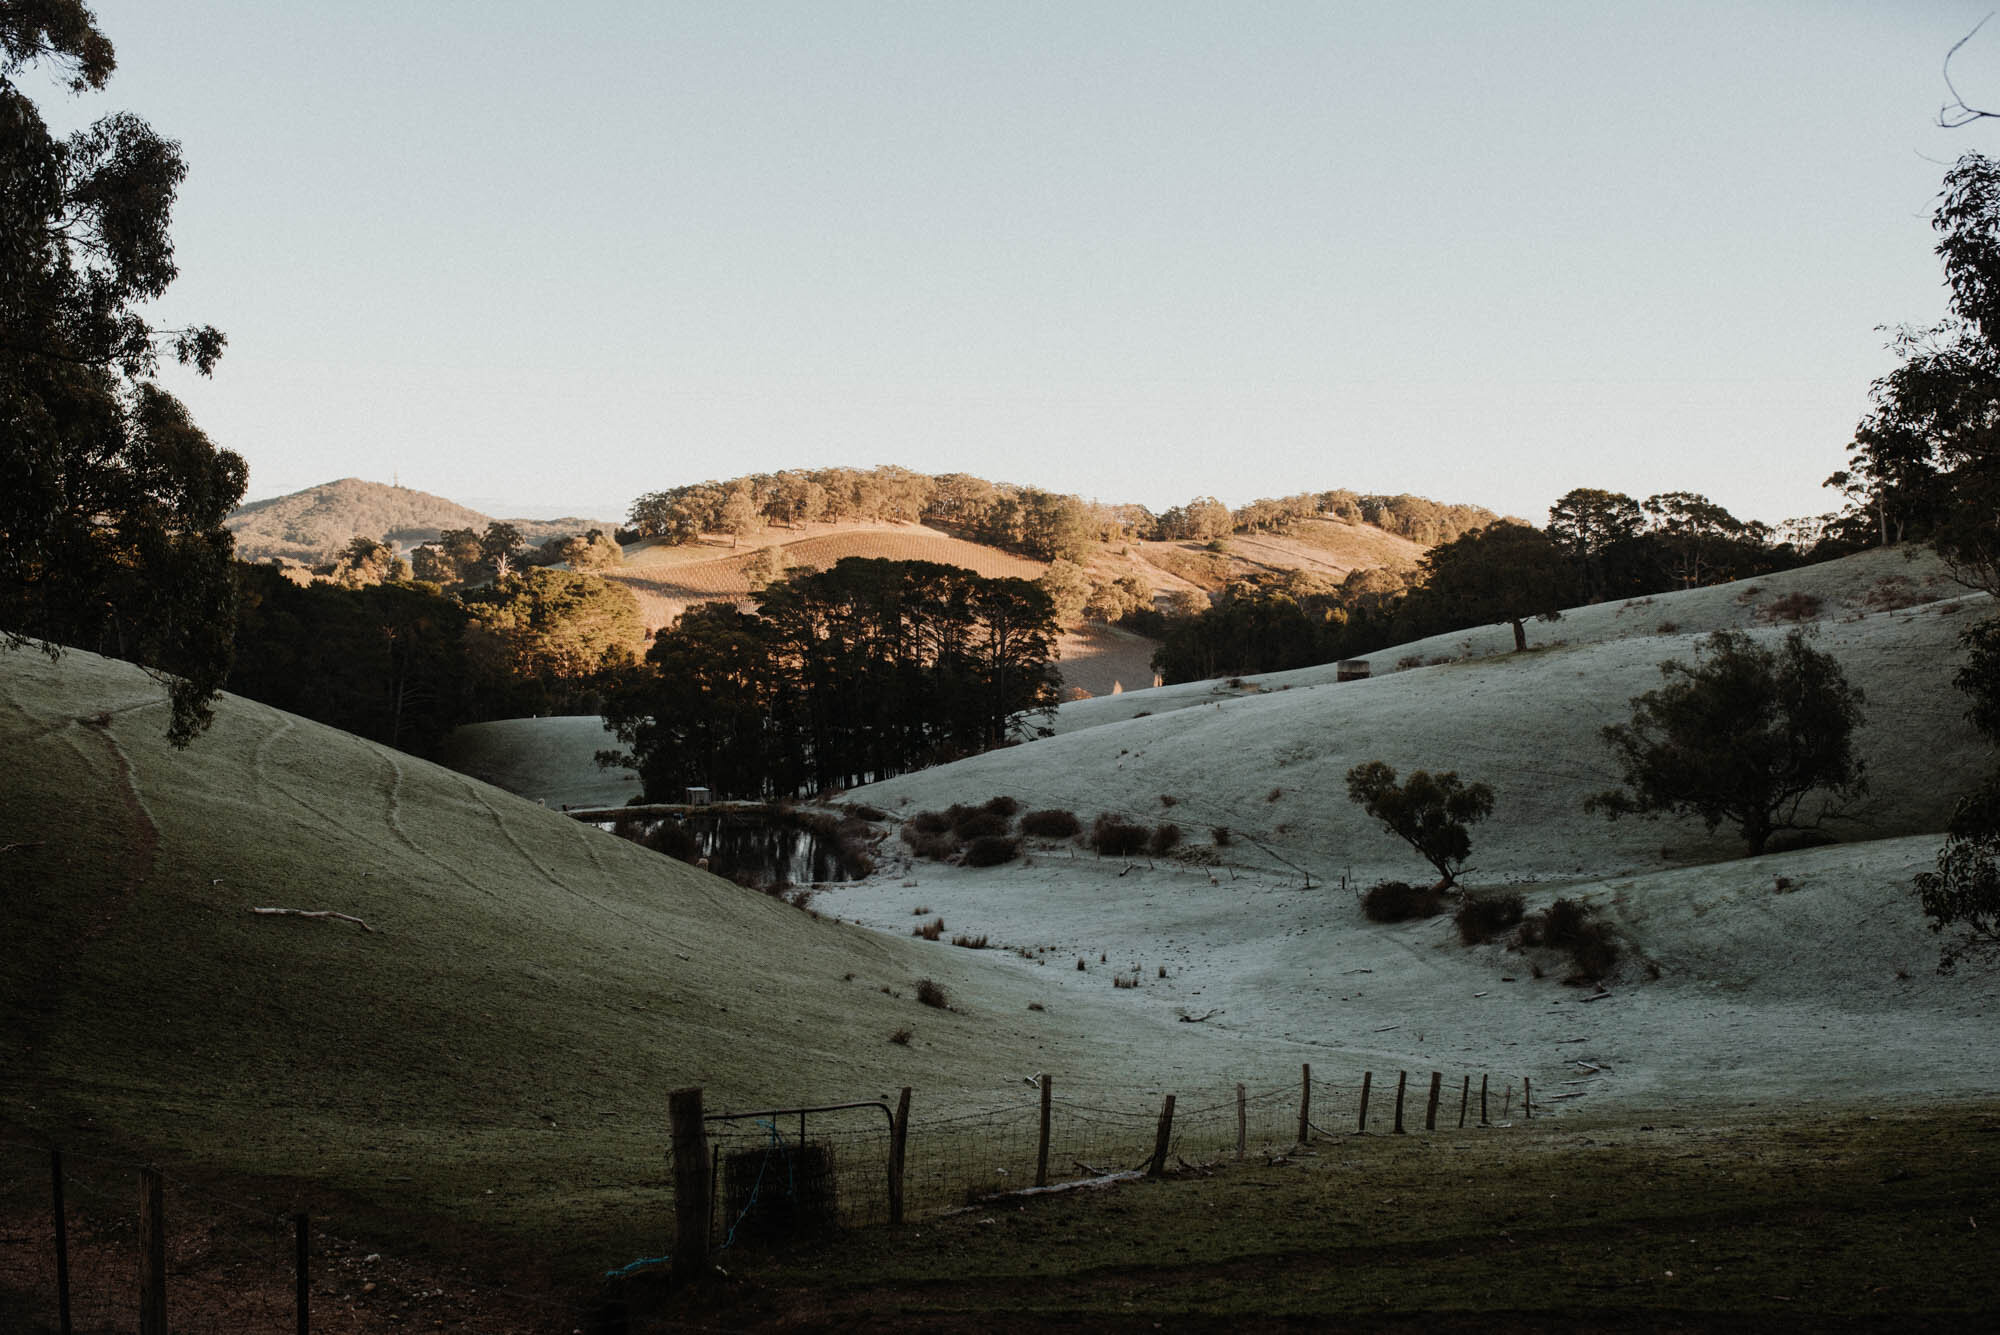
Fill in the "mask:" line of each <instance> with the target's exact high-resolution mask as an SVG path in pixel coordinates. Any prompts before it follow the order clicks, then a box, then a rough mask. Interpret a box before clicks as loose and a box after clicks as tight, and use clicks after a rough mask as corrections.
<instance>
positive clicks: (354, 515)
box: [224, 477, 616, 565]
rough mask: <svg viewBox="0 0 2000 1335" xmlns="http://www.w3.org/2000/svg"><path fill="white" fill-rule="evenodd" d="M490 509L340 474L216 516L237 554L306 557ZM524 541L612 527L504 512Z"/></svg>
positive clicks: (466, 522)
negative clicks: (511, 516) (360, 539)
mask: <svg viewBox="0 0 2000 1335" xmlns="http://www.w3.org/2000/svg"><path fill="white" fill-rule="evenodd" d="M492 522H493V519H492V517H491V516H488V515H483V514H481V513H480V512H479V511H477V510H472V509H468V508H467V507H465V506H463V505H460V504H458V503H457V502H455V501H448V500H446V499H445V498H444V497H442V496H433V495H431V494H430V493H429V492H424V491H415V490H413V489H411V488H409V487H392V486H387V485H385V484H383V483H380V482H366V481H363V480H362V479H360V478H356V477H348V478H342V479H340V480H339V481H338V482H327V483H323V484H322V485H320V486H317V487H307V488H306V489H305V490H303V491H295V492H292V493H290V494H289V495H285V496H275V497H272V498H271V499H269V500H263V501H252V502H251V503H250V504H248V505H245V506H241V507H239V508H238V509H237V510H236V512H235V513H234V514H232V515H230V516H229V518H228V519H227V520H225V521H224V523H225V524H226V525H227V526H228V528H229V529H230V531H231V532H233V533H234V534H235V535H236V554H237V556H239V557H240V558H242V559H243V560H245V561H265V560H269V559H271V558H273V557H284V558H287V559H290V560H294V561H303V562H306V563H307V564H309V565H311V564H319V563H322V562H326V561H330V560H332V559H333V557H334V556H335V554H336V553H338V552H339V551H340V550H341V549H342V548H344V547H345V546H347V544H348V543H349V542H350V541H351V540H352V539H354V538H355V537H357V536H359V537H369V538H381V539H384V540H385V541H387V542H389V543H391V544H393V545H396V546H399V547H404V548H409V547H414V546H416V545H417V544H418V543H422V542H428V541H430V540H431V539H432V538H435V537H436V536H437V535H438V532H439V531H440V530H441V529H447V528H469V529H474V530H478V531H483V530H484V529H485V527H486V526H487V525H488V524H490V523H492ZM507 522H508V523H510V524H512V525H514V527H516V528H518V529H519V530H520V531H521V536H522V537H524V538H526V539H527V540H528V541H529V542H530V543H531V544H532V543H539V542H541V541H543V540H544V539H546V538H551V537H557V536H560V535H563V534H570V533H582V532H585V531H587V530H589V529H593V528H601V529H603V530H605V531H606V532H607V533H608V532H610V531H611V530H612V529H613V528H615V527H616V523H615V522H614V521H612V520H605V519H556V520H547V521H544V520H533V519H510V520H508V521H507Z"/></svg>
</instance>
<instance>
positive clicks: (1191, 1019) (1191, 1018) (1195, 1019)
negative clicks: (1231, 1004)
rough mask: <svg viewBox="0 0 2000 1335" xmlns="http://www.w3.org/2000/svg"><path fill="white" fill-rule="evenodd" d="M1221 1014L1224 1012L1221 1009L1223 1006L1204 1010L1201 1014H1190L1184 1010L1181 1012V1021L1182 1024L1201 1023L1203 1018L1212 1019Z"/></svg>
mask: <svg viewBox="0 0 2000 1335" xmlns="http://www.w3.org/2000/svg"><path fill="white" fill-rule="evenodd" d="M1220 1014H1222V1010H1221V1008H1220V1007H1218V1008H1216V1009H1215V1010H1212V1011H1203V1012H1202V1013H1201V1014H1199V1015H1189V1014H1188V1013H1187V1012H1186V1011H1182V1012H1181V1023H1182V1024H1200V1023H1201V1022H1202V1021H1203V1020H1212V1019H1214V1018H1215V1017H1216V1016H1218V1015H1220Z"/></svg>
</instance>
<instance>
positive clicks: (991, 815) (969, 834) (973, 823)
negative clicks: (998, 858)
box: [945, 805, 1012, 842]
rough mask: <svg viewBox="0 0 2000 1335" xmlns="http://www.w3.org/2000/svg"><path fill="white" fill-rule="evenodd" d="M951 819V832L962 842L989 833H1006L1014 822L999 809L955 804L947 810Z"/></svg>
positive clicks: (982, 836)
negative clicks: (991, 809) (992, 809)
mask: <svg viewBox="0 0 2000 1335" xmlns="http://www.w3.org/2000/svg"><path fill="white" fill-rule="evenodd" d="M945 815H946V816H947V817H948V818H949V819H950V820H951V832H952V833H953V834H955V835H957V836H958V838H959V840H960V842H964V841H965V840H968V839H983V838H985V837H987V836H988V835H994V834H1005V833H1007V827H1008V826H1009V825H1010V824H1012V822H1011V821H1010V820H1009V819H1008V818H1007V817H1005V816H1003V815H1001V814H1000V813H999V812H997V811H988V810H987V809H986V808H985V807H969V806H964V805H955V806H953V807H952V808H951V810H949V811H947V812H945Z"/></svg>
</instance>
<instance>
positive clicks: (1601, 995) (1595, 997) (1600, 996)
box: [1577, 992, 1611, 1001]
mask: <svg viewBox="0 0 2000 1335" xmlns="http://www.w3.org/2000/svg"><path fill="white" fill-rule="evenodd" d="M1610 995H1611V994H1610V993H1609V992H1593V993H1591V994H1590V995H1589V996H1587V997H1578V998H1577V1000H1578V1001H1602V1000H1604V999H1605V998H1606V997H1608V996H1610Z"/></svg>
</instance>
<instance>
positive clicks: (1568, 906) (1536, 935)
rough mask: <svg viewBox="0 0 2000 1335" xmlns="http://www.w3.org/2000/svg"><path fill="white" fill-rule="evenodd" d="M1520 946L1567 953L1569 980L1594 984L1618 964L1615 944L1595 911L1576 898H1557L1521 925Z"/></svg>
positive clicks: (1616, 944) (1613, 938)
mask: <svg viewBox="0 0 2000 1335" xmlns="http://www.w3.org/2000/svg"><path fill="white" fill-rule="evenodd" d="M1520 942H1521V944H1522V945H1524V946H1547V947H1548V948H1549V949H1551V950H1562V951H1567V952H1568V953H1569V957H1570V960H1571V961H1572V962H1573V963H1574V964H1575V966H1576V972H1575V973H1574V974H1573V975H1572V978H1574V979H1578V980H1587V981H1590V982H1596V981H1597V980H1599V979H1601V978H1604V977H1607V976H1608V975H1609V974H1610V973H1611V971H1612V969H1613V968H1615V967H1616V966H1617V963H1618V942H1617V939H1616V938H1615V937H1614V936H1613V935H1612V931H1611V928H1610V926H1609V925H1608V924H1606V923H1604V922H1603V921H1601V920H1599V918H1598V917H1597V913H1596V910H1594V909H1593V908H1591V906H1590V905H1588V904H1586V903H1584V902H1583V901H1582V900H1580V899H1558V900H1556V901H1555V902H1554V903H1552V904H1550V905H1549V906H1548V907H1547V908H1545V909H1543V910H1542V911H1541V912H1540V913H1534V914H1530V915H1529V916H1528V917H1527V918H1525V919H1523V920H1522V922H1521V931H1520Z"/></svg>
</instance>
